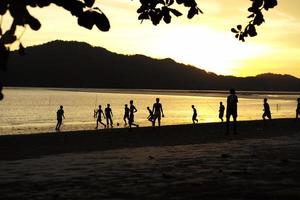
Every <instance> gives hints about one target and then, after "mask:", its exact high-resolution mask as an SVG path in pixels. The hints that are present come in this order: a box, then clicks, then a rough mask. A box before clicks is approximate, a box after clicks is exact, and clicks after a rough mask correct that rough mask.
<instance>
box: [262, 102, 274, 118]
mask: <svg viewBox="0 0 300 200" xmlns="http://www.w3.org/2000/svg"><path fill="white" fill-rule="evenodd" d="M266 117H267V118H269V119H272V117H271V110H270V106H269V104H268V99H267V98H264V113H263V115H262V118H263V120H266Z"/></svg>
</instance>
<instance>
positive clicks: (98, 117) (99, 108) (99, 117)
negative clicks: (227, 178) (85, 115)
mask: <svg viewBox="0 0 300 200" xmlns="http://www.w3.org/2000/svg"><path fill="white" fill-rule="evenodd" d="M101 116H103V118H104V119H105V115H104V112H103V110H102V106H101V105H99V106H98V110H97V111H96V114H95V117H97V124H96V129H97V128H98V124H99V123H100V124H102V125H103V126H104V128H106V125H105V124H104V123H103V122H102V118H101Z"/></svg>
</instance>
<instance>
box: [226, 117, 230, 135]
mask: <svg viewBox="0 0 300 200" xmlns="http://www.w3.org/2000/svg"><path fill="white" fill-rule="evenodd" d="M229 123H230V115H227V116H226V134H229Z"/></svg>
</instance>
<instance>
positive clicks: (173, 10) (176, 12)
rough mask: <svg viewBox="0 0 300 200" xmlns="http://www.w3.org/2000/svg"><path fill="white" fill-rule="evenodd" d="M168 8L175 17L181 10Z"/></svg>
mask: <svg viewBox="0 0 300 200" xmlns="http://www.w3.org/2000/svg"><path fill="white" fill-rule="evenodd" d="M169 10H170V11H171V12H172V13H173V15H175V16H176V17H179V16H181V15H182V13H181V12H179V11H178V10H175V9H172V8H169Z"/></svg>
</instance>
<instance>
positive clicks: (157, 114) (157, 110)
mask: <svg viewBox="0 0 300 200" xmlns="http://www.w3.org/2000/svg"><path fill="white" fill-rule="evenodd" d="M152 112H153V123H152V125H153V126H155V121H156V120H157V121H158V126H159V127H160V120H161V117H164V112H163V108H162V105H161V103H159V98H156V103H154V104H153V109H152Z"/></svg>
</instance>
